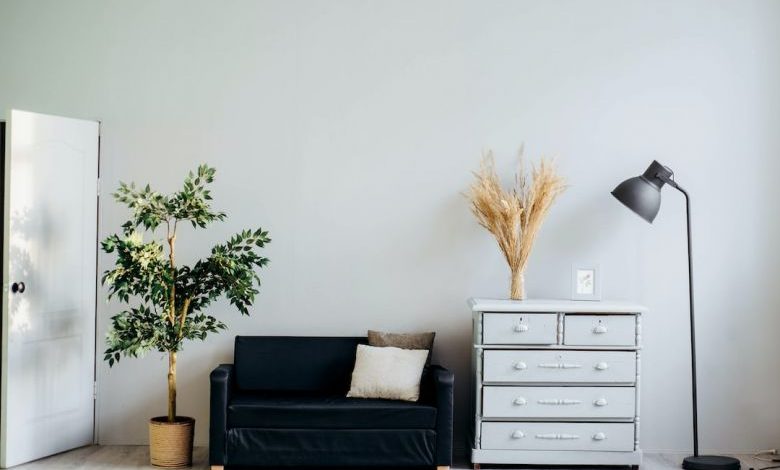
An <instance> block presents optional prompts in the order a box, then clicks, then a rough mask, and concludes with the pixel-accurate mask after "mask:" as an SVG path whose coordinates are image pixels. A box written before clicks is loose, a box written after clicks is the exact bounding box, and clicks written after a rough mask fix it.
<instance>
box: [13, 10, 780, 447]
mask: <svg viewBox="0 0 780 470" xmlns="http://www.w3.org/2000/svg"><path fill="white" fill-rule="evenodd" d="M779 25H780V2H777V1H770V0H767V1H737V0H732V1H711V0H708V1H682V2H681V1H656V2H647V1H623V0H615V1H590V2H583V1H542V0H539V1H525V2H521V1H514V2H503V1H457V2H453V1H449V0H446V1H445V0H442V1H416V0H415V1H411V0H410V1H384V2H379V1H341V0H339V1H330V2H315V1H310V2H304V1H281V0H279V1H245V2H244V1H233V2H206V1H198V2H193V1H165V2H163V1H154V2H152V1H144V2H104V1H97V0H95V1H91V2H90V1H80V2H67V3H65V2H59V1H55V0H52V1H48V2H44V1H21V0H13V1H4V2H2V3H0V108H9V107H16V108H22V109H29V110H35V111H41V112H50V113H58V114H65V115H71V116H81V117H87V118H99V119H101V120H102V121H103V123H104V139H103V154H102V158H103V175H104V187H106V188H112V187H114V186H116V184H117V183H118V181H119V180H120V179H122V180H125V181H139V182H147V181H148V182H150V183H151V184H152V185H153V186H155V187H157V188H159V189H162V190H173V189H175V188H176V187H177V185H178V184H179V182H180V180H181V177H182V175H183V174H184V172H185V171H186V170H189V169H191V168H193V167H194V166H195V165H196V164H197V163H199V162H209V163H211V164H213V165H215V166H216V167H217V168H218V174H217V178H218V179H217V182H216V184H215V191H214V192H215V196H216V205H217V207H218V208H220V209H225V210H227V212H228V213H229V214H230V216H231V217H230V219H229V220H228V221H227V222H226V223H224V224H222V225H221V226H218V227H215V228H214V229H213V230H212V231H209V232H203V233H193V232H191V231H185V233H183V234H182V235H181V236H180V246H181V249H182V250H183V259H187V258H193V257H195V256H198V255H202V254H204V253H205V250H206V249H207V248H208V247H209V246H210V244H211V243H213V242H216V241H221V240H222V239H223V238H224V237H225V236H227V235H228V234H229V233H231V232H233V231H237V230H239V229H241V228H244V227H247V226H255V225H260V226H262V227H263V228H265V229H268V230H269V231H270V232H271V235H272V237H273V243H272V244H271V245H270V247H269V249H268V251H267V255H268V256H269V257H270V258H271V260H272V264H271V265H270V267H269V268H268V269H267V270H266V271H264V272H263V278H264V285H263V287H262V294H261V295H260V297H259V300H258V302H257V305H256V308H255V309H254V315H253V316H252V317H251V318H241V317H239V315H238V314H237V313H234V312H232V311H230V310H229V308H227V306H226V305H225V304H220V305H218V306H216V307H215V308H214V310H213V311H214V312H216V313H218V314H220V315H222V316H223V318H224V319H225V320H226V321H227V322H228V323H229V324H230V326H231V330H230V332H229V333H226V334H223V335H222V336H219V337H213V338H211V339H210V340H209V341H208V342H207V343H197V344H190V345H188V346H187V347H186V350H185V351H184V352H183V354H181V360H180V377H181V379H180V380H181V388H180V395H179V396H180V404H179V409H180V411H182V412H184V413H188V414H191V415H193V416H195V417H196V418H197V420H198V423H199V424H198V432H197V441H198V443H200V444H203V443H205V442H206V441H207V421H208V386H207V383H208V373H209V371H210V370H211V369H212V368H213V367H214V366H215V365H216V364H218V363H219V362H223V361H229V360H230V358H231V353H232V335H234V334H238V333H240V334H271V335H273V334H300V335H312V334H319V335H354V334H361V333H363V332H364V331H365V330H366V329H367V328H378V329H388V330H395V331H406V330H427V329H433V330H436V331H437V332H438V336H437V344H436V353H435V356H436V359H437V361H440V362H443V363H445V364H447V365H449V366H450V367H451V368H453V369H454V370H455V371H456V374H457V407H458V408H457V423H458V426H459V428H458V429H459V432H460V433H462V431H463V430H464V427H465V423H466V422H467V419H468V418H467V413H466V410H467V407H466V398H467V390H466V382H467V374H468V354H469V339H468V338H469V334H470V323H469V311H468V309H467V308H466V304H465V300H466V298H467V297H469V296H473V295H479V296H497V297H501V296H505V295H506V290H507V282H508V281H507V277H508V274H507V272H506V268H505V266H504V263H503V261H502V259H501V258H500V256H499V254H498V250H497V249H496V247H495V246H494V242H493V241H492V239H491V238H490V237H489V236H488V235H487V234H486V233H485V232H484V231H483V230H482V229H480V228H479V227H477V225H476V224H475V222H474V221H473V220H472V217H471V215H470V213H469V210H468V205H467V202H466V201H465V199H464V198H463V196H462V195H461V192H462V191H464V189H465V188H466V187H467V185H468V184H469V182H470V179H471V175H470V171H471V170H473V169H475V168H476V166H477V164H478V161H479V155H480V152H481V151H482V150H483V149H486V148H493V149H494V150H495V151H496V153H497V155H498V156H499V159H500V160H499V162H500V167H501V169H502V170H505V171H506V174H507V175H509V174H510V172H511V169H512V165H513V162H514V152H515V151H516V149H517V148H518V146H519V144H520V143H521V142H523V141H524V142H525V143H526V150H527V154H528V155H529V156H533V157H537V156H538V155H540V154H541V153H547V154H551V155H558V156H559V160H558V161H559V165H560V170H561V172H562V173H563V174H565V175H566V176H567V177H568V178H569V180H570V182H571V188H570V189H569V190H568V192H567V193H566V194H565V196H563V197H562V199H561V200H560V202H559V203H558V204H557V205H556V206H555V207H554V209H553V210H552V212H551V213H550V217H549V219H548V220H547V222H546V224H545V226H544V227H543V229H542V232H541V234H540V237H539V240H538V243H537V246H536V248H535V252H534V254H533V255H532V259H531V265H530V268H529V270H528V273H527V276H526V277H527V282H528V292H529V294H530V295H531V296H533V297H566V296H568V294H569V270H570V264H571V263H572V262H573V261H585V262H600V263H601V266H602V269H603V273H604V276H605V284H604V291H603V294H604V297H605V298H614V299H631V300H638V301H641V302H644V303H646V304H647V305H648V306H649V307H650V309H651V311H650V313H649V314H648V315H647V317H646V319H645V329H644V333H645V335H644V338H645V346H646V348H645V349H644V351H643V379H644V383H643V386H642V397H643V404H642V418H641V428H642V442H643V446H644V447H645V448H646V449H651V450H652V449H655V450H658V449H678V450H683V449H687V448H689V447H690V445H691V441H690V437H689V418H688V416H689V413H690V402H689V392H688V390H689V384H690V381H689V375H688V370H689V369H688V367H689V366H688V353H687V348H688V328H687V326H686V325H687V317H686V283H685V282H686V277H685V273H686V271H685V261H684V255H685V244H684V241H685V239H684V225H683V220H684V219H683V217H684V212H683V199H682V197H681V196H680V195H679V194H676V193H675V192H673V191H672V190H666V191H665V192H664V207H663V209H662V212H661V214H660V216H659V217H658V219H657V221H656V223H655V224H654V225H652V226H650V225H647V224H645V223H644V222H643V221H641V220H640V219H639V218H637V217H635V216H634V215H632V214H630V213H629V212H628V211H627V210H625V209H624V208H622V207H621V206H620V205H619V204H618V203H616V202H615V201H614V200H612V198H611V196H610V195H609V191H610V190H611V189H612V187H613V186H614V185H615V184H617V183H618V182H619V181H621V180H622V179H624V178H626V177H628V176H632V175H635V174H638V173H639V172H641V171H642V170H644V168H645V166H646V165H647V164H648V163H649V161H650V160H652V159H653V158H657V159H659V160H660V161H662V162H663V163H665V164H667V165H669V166H671V167H672V168H674V169H675V170H676V173H677V177H678V181H679V182H680V183H681V184H683V185H684V186H686V187H687V188H688V189H689V190H690V192H691V194H692V196H693V208H694V211H695V213H694V232H695V235H694V236H695V246H694V248H695V255H696V274H697V278H696V288H697V294H698V296H697V301H698V307H699V308H698V312H699V317H698V319H699V323H698V324H699V330H698V333H699V336H698V338H699V352H700V356H699V358H700V362H699V367H700V386H701V401H700V405H701V438H702V447H703V448H705V449H718V450H749V449H759V448H767V447H776V446H777V445H780V401H778V400H777V395H778V392H779V391H780V374H778V373H777V371H778V367H779V366H780V361H778V355H779V354H780V346H779V345H778V342H777V341H776V338H777V333H778V331H780V315H778V313H779V312H778V305H779V304H780V294H779V293H778V292H779V291H780V290H779V289H778V288H777V285H778V281H780V276H779V275H778V266H779V265H780V263H779V262H780V259H779V258H780V249H778V246H777V240H778V239H779V238H780V224H778V215H780V212H779V211H778V202H777V201H778V197H780V189H778V186H777V183H776V181H777V174H778V171H780V158H779V157H780V155H779V154H780V137H778V135H780V132H778V131H780V85H779V84H780V33H779V31H780V28H778V26H779ZM124 217H125V212H124V210H122V209H121V208H120V207H119V206H117V205H116V204H114V203H113V202H110V200H109V199H107V198H106V199H104V202H103V210H102V229H101V236H105V235H107V234H109V233H110V232H111V231H113V230H116V229H117V228H118V226H119V224H120V222H121V221H123V220H124ZM109 261H110V260H109V258H108V257H106V256H102V257H101V263H100V264H101V270H102V269H105V268H106V267H107V266H109ZM114 307H115V306H108V305H106V304H101V305H100V308H99V312H98V313H99V318H100V325H99V331H100V334H101V335H102V334H103V333H104V332H105V329H106V324H107V318H108V315H109V314H110V313H111V312H113V311H114V310H115V308H114ZM98 380H99V393H100V402H99V409H98V415H99V438H100V442H101V443H105V444H118V443H138V444H140V443H145V442H146V422H145V419H146V418H147V417H149V416H152V415H159V414H163V413H164V406H165V400H164V395H165V361H164V360H163V359H162V358H161V356H160V355H158V354H151V355H150V356H149V357H147V358H145V359H143V360H127V361H122V362H121V363H120V364H119V366H118V367H114V368H113V369H111V370H109V369H108V367H106V366H105V365H103V364H102V363H101V364H100V365H99V368H98ZM462 442H463V441H462V440H460V439H459V440H458V441H457V442H456V444H457V445H458V446H459V447H461V446H462V445H463V444H462Z"/></svg>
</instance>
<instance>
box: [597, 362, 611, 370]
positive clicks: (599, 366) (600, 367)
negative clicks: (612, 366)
mask: <svg viewBox="0 0 780 470" xmlns="http://www.w3.org/2000/svg"><path fill="white" fill-rule="evenodd" d="M607 369H609V364H607V363H606V362H599V363H598V364H596V370H607Z"/></svg>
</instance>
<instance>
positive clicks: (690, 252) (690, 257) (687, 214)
mask: <svg viewBox="0 0 780 470" xmlns="http://www.w3.org/2000/svg"><path fill="white" fill-rule="evenodd" d="M663 179H664V181H666V183H667V184H669V186H671V187H673V188H674V189H676V190H678V191H680V192H681V193H683V196H685V222H686V234H687V236H688V305H689V309H688V310H689V312H688V313H689V315H690V318H691V398H692V399H693V400H692V403H693V456H694V457H698V456H699V406H698V399H697V397H696V321H695V319H694V314H693V311H694V309H693V247H692V243H691V197H690V195H688V191H686V190H685V188H683V187H682V186H680V185H679V184H677V183H676V182H675V181H674V180H673V179H671V178H663Z"/></svg>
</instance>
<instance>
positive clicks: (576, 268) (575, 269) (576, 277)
mask: <svg viewBox="0 0 780 470" xmlns="http://www.w3.org/2000/svg"><path fill="white" fill-rule="evenodd" d="M571 299H572V300H601V268H600V267H599V265H598V264H572V265H571Z"/></svg>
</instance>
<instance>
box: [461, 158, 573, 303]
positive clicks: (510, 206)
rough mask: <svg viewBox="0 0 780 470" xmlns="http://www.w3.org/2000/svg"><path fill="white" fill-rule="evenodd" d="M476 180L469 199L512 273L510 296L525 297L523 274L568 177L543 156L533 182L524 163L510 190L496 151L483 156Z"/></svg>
mask: <svg viewBox="0 0 780 470" xmlns="http://www.w3.org/2000/svg"><path fill="white" fill-rule="evenodd" d="M474 176H475V177H476V180H475V181H474V183H473V184H472V185H471V188H470V191H469V194H468V196H469V199H470V200H471V210H472V212H473V213H474V216H475V217H476V218H477V222H479V224H480V225H481V226H483V227H485V228H486V229H487V230H488V231H489V232H490V233H492V234H493V236H494V237H495V238H496V241H497V242H498V246H499V248H501V252H502V253H503V254H504V258H506V262H507V263H508V264H509V270H510V272H511V273H512V284H511V288H510V298H511V299H513V300H522V299H524V298H525V287H524V280H523V273H524V272H525V267H526V264H527V263H528V255H529V254H530V253H531V248H532V247H533V244H534V240H535V239H536V234H537V233H538V232H539V228H540V227H541V226H542V222H543V221H544V218H545V216H546V215H547V212H548V211H549V210H550V206H552V204H553V202H555V200H556V199H557V198H558V196H560V195H561V193H563V191H565V190H566V180H565V179H564V178H563V177H561V176H559V175H558V173H557V172H556V169H555V164H554V162H553V161H552V160H550V159H547V158H544V157H543V158H541V159H540V161H539V164H538V165H534V166H532V168H531V181H530V183H529V180H528V173H527V171H526V168H525V166H524V165H523V159H522V150H521V152H520V165H519V168H518V171H517V174H516V175H515V186H514V187H513V188H511V189H509V190H505V189H504V188H502V187H501V182H500V181H499V179H498V175H497V174H496V168H495V161H494V159H493V153H492V152H488V153H487V154H485V155H484V156H483V157H482V162H481V164H480V167H479V171H476V172H474Z"/></svg>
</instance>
